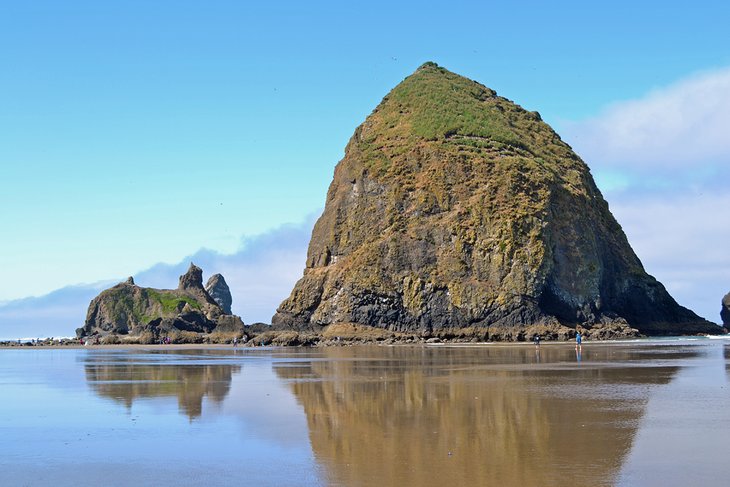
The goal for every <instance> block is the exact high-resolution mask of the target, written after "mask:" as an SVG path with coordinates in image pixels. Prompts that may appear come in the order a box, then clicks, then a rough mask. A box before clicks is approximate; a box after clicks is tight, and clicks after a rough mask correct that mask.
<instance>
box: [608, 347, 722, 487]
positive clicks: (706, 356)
mask: <svg viewBox="0 0 730 487" xmlns="http://www.w3.org/2000/svg"><path fill="white" fill-rule="evenodd" d="M729 346H730V345H725V344H724V343H722V342H720V341H718V343H713V344H712V345H711V346H706V347H702V352H703V355H702V356H701V357H700V358H699V359H694V360H692V361H691V363H687V364H686V366H685V367H682V368H681V369H680V371H679V373H678V374H677V375H676V376H675V377H674V379H673V380H672V381H671V382H670V383H669V384H668V385H667V386H665V387H663V388H661V389H659V390H658V391H657V392H656V393H655V394H653V395H652V396H651V398H650V399H649V402H648V403H647V405H646V411H645V414H644V417H643V420H642V422H641V425H640V427H639V430H638V432H637V434H636V437H635V439H634V443H633V446H632V448H631V452H630V454H629V455H628V458H627V460H626V462H625V463H624V465H623V467H622V469H621V475H620V476H619V482H618V485H620V486H625V487H630V486H647V487H648V486H658V487H659V486H661V487H671V486H677V487H684V486H688V485H702V486H721V485H728V482H730V463H729V462H728V461H727V454H728V449H729V447H730V442H729V441H728V432H727V422H728V419H729V418H728V412H727V411H728V405H730V382H729V381H728V377H727V374H726V355H727V354H728V347H729Z"/></svg>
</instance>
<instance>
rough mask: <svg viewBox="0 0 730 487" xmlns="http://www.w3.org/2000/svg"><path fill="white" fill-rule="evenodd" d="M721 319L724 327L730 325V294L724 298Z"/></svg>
mask: <svg viewBox="0 0 730 487" xmlns="http://www.w3.org/2000/svg"><path fill="white" fill-rule="evenodd" d="M720 318H721V319H722V324H723V325H730V293H727V294H726V295H725V297H724V298H722V308H721V309H720Z"/></svg>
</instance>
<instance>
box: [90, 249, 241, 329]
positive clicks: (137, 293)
mask: <svg viewBox="0 0 730 487" xmlns="http://www.w3.org/2000/svg"><path fill="white" fill-rule="evenodd" d="M218 280H220V281H222V276H220V279H218ZM222 282H223V283H224V284H225V281H222ZM226 289H228V287H227V286H226ZM229 297H230V293H229ZM229 305H230V304H229ZM214 330H215V331H225V332H232V333H238V332H239V331H241V330H243V322H242V321H241V318H239V317H238V316H233V315H231V314H230V312H228V313H227V312H226V311H225V310H224V309H223V308H222V307H221V306H220V305H219V304H218V303H217V302H216V301H215V300H214V299H213V298H212V297H211V296H210V294H208V291H206V289H205V288H204V287H203V271H202V270H201V269H200V267H197V266H196V265H194V264H192V263H191V264H190V268H189V269H188V271H187V272H186V273H185V274H183V275H182V276H180V283H179V285H178V288H177V289H153V288H146V287H140V286H137V285H136V284H135V283H134V280H133V279H132V278H131V277H130V278H129V279H127V280H126V281H125V282H122V283H119V284H117V285H116V286H114V287H112V288H110V289H107V290H105V291H102V293H101V294H99V295H98V296H97V297H95V298H94V299H93V300H92V301H91V304H90V305H89V310H88V312H87V314H86V322H85V323H84V326H83V327H81V328H79V329H77V330H76V335H77V336H79V337H82V336H93V335H101V336H104V335H109V334H114V335H142V334H146V335H147V336H148V337H149V338H150V339H152V340H154V339H157V338H158V337H160V336H167V335H169V334H170V333H176V332H191V333H210V332H212V331H214Z"/></svg>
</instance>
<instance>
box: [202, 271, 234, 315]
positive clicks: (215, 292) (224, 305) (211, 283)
mask: <svg viewBox="0 0 730 487" xmlns="http://www.w3.org/2000/svg"><path fill="white" fill-rule="evenodd" d="M205 290H206V291H207V292H208V294H209V295H210V297H211V298H213V300H214V301H215V302H216V303H218V306H220V307H221V309H222V310H223V312H224V313H226V314H228V315H229V314H231V304H233V297H231V290H230V288H229V287H228V284H226V280H225V279H223V276H222V275H220V274H213V275H212V276H210V279H208V282H207V283H206V284H205Z"/></svg>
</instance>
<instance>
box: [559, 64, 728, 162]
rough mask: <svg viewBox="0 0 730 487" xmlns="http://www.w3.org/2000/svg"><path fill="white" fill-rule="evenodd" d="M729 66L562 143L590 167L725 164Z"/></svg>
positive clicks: (622, 105) (619, 109)
mask: <svg viewBox="0 0 730 487" xmlns="http://www.w3.org/2000/svg"><path fill="white" fill-rule="evenodd" d="M728 134H730V68H725V69H719V70H715V71H708V72H705V73H701V74H698V75H695V76H692V77H689V78H687V79H684V80H681V81H679V82H676V83H674V84H672V85H670V86H668V87H665V88H660V89H657V90H655V91H653V92H651V93H649V94H647V95H646V96H645V97H643V98H641V99H638V100H631V101H624V102H619V103H616V104H614V105H612V106H610V107H609V108H607V109H606V110H605V111H604V112H603V113H601V114H599V115H598V116H597V117H595V118H592V119H588V120H584V121H580V122H576V123H569V124H567V126H566V127H565V130H564V134H563V135H564V136H565V139H566V140H567V141H568V142H569V143H571V144H572V145H573V147H574V148H575V149H576V151H577V152H578V153H579V154H580V155H581V156H582V157H583V158H584V159H585V160H586V161H587V162H588V163H589V164H590V165H591V166H592V167H594V168H600V169H614V170H615V169H623V170H630V171H637V170H642V169H644V170H652V171H657V170H658V171H662V172H663V171H676V170H680V171H686V170H700V171H707V172H708V173H710V174H711V173H712V172H713V170H717V169H722V168H723V167H724V166H726V165H727V164H728V162H729V161H730V136H728Z"/></svg>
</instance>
